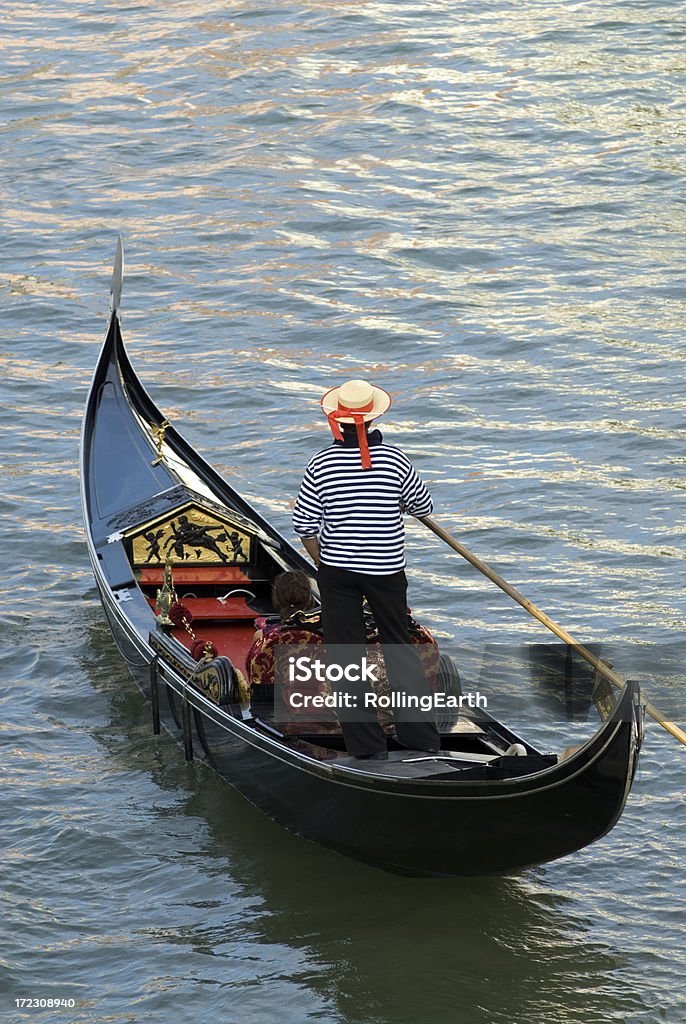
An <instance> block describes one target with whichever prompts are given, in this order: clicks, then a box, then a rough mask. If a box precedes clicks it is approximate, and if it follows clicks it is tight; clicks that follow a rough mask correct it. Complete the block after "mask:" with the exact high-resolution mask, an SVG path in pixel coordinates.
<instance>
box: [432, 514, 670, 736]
mask: <svg viewBox="0 0 686 1024" xmlns="http://www.w3.org/2000/svg"><path fill="white" fill-rule="evenodd" d="M417 518H418V519H419V521H420V522H421V523H424V525H425V526H428V528H429V529H430V530H431V531H432V532H433V533H435V534H436V536H437V537H440V538H441V540H442V541H445V543H446V544H447V545H448V546H449V547H451V548H452V549H453V551H457V553H458V554H459V555H462V557H463V558H466V559H467V561H468V562H471V564H472V565H473V566H474V567H475V568H476V569H478V570H479V572H482V573H483V574H484V576H487V577H488V579H489V580H491V582H492V583H495V585H496V586H497V587H500V589H501V590H504V591H505V593H506V594H508V595H509V596H510V597H511V598H512V599H513V600H514V601H516V602H517V604H521V606H522V608H526V610H527V611H528V612H529V614H530V615H533V617H534V618H535V619H538V621H539V622H542V623H543V625H544V626H547V627H548V629H550V630H551V631H552V632H553V633H554V634H555V635H556V636H559V638H560V640H564V642H565V643H566V644H569V645H570V647H573V648H574V649H575V650H576V651H578V652H579V654H580V656H581V657H582V658H583V659H584V660H585V661H587V662H588V663H589V665H593V667H594V669H595V670H596V671H597V672H598V674H599V675H601V676H604V677H605V679H607V680H608V681H609V682H610V683H612V685H613V686H618V687H623V686H624V680H623V679H622V678H621V676H618V675H617V673H616V672H613V671H612V669H611V668H608V666H607V665H606V664H605V663H604V662H603V661H601V660H600V658H596V656H595V654H592V653H591V652H590V651H589V650H587V649H586V648H585V647H583V646H582V645H581V644H580V643H578V642H577V641H576V640H575V639H574V637H573V636H571V635H570V634H569V633H568V632H567V630H566V629H563V628H562V626H558V624H557V623H556V622H553V620H552V619H551V618H550V617H549V616H548V615H546V613H545V612H542V611H541V609H540V608H537V607H536V605H535V604H533V602H532V601H529V599H528V598H527V597H524V595H523V594H520V592H519V591H518V590H515V588H514V587H513V586H510V584H509V583H508V582H507V581H506V580H504V579H503V578H502V576H499V575H498V573H497V572H494V571H493V569H491V567H490V566H488V565H486V563H485V562H482V561H481V559H480V558H477V557H476V555H474V554H472V552H471V551H470V550H469V548H466V547H465V546H464V544H460V542H459V541H457V540H455V538H454V537H452V536H451V535H450V534H449V533H448V532H447V531H446V530H444V529H443V527H442V526H439V525H438V523H436V522H434V520H433V519H431V518H430V516H417ZM645 708H646V711H647V712H648V714H649V715H650V717H651V718H654V719H655V721H656V722H658V723H659V725H661V726H662V728H663V729H666V730H667V732H669V733H671V734H672V736H674V738H675V739H677V740H679V742H680V743H683V744H684V746H686V732H684V730H683V729H680V728H679V726H678V725H676V724H675V723H674V722H670V720H669V719H668V718H665V716H664V715H663V714H662V713H661V712H660V711H658V710H657V708H656V707H654V705H652V704H646V706H645Z"/></svg>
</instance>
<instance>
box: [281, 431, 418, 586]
mask: <svg viewBox="0 0 686 1024" xmlns="http://www.w3.org/2000/svg"><path fill="white" fill-rule="evenodd" d="M367 442H368V445H369V448H370V455H371V462H372V472H366V471H365V469H364V468H363V467H362V465H361V464H360V450H359V447H358V444H357V439H356V438H355V437H354V435H353V436H352V437H351V436H350V435H346V436H345V437H344V438H343V440H342V441H338V442H334V444H332V445H331V446H330V447H328V448H325V449H324V450H323V451H320V452H317V454H316V455H315V456H313V458H312V459H310V462H309V464H308V466H307V468H306V470H305V474H304V477H303V481H302V484H301V487H300V492H299V494H298V498H297V501H296V505H295V510H294V513H293V528H294V530H295V532H296V533H297V534H298V535H299V536H300V537H313V536H317V535H318V536H319V546H320V557H321V560H322V561H323V562H325V563H326V564H327V565H334V566H338V567H340V568H343V569H350V570H352V571H354V572H366V573H371V574H372V575H381V574H385V573H392V572H398V571H399V570H400V569H403V568H404V567H405V550H404V541H405V531H404V527H403V519H402V515H403V512H409V513H410V514H412V515H417V516H426V515H429V513H430V512H431V511H432V509H433V502H432V500H431V495H430V494H429V492H428V490H427V488H426V486H425V485H424V483H423V482H422V480H421V479H420V478H419V476H418V474H417V472H416V470H415V469H414V467H413V465H412V463H411V462H410V460H409V459H408V458H407V456H406V455H405V454H404V453H403V452H402V451H401V450H400V449H399V448H396V447H394V446H393V445H389V444H386V443H385V442H384V441H383V438H382V436H381V433H380V431H378V430H375V431H373V432H372V433H370V434H369V435H368V437H367Z"/></svg>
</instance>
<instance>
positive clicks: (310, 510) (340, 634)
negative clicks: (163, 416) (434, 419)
mask: <svg viewBox="0 0 686 1024" xmlns="http://www.w3.org/2000/svg"><path fill="white" fill-rule="evenodd" d="M321 404H322V409H323V410H324V413H325V414H326V416H327V419H328V421H329V426H330V428H331V432H332V434H333V438H334V440H333V443H332V444H331V445H330V446H329V447H328V448H325V449H323V450H322V451H320V452H318V453H317V454H316V455H315V456H314V457H313V458H312V459H311V460H310V462H309V463H308V465H307V468H306V470H305V474H304V477H303V481H302V484H301V487H300V491H299V493H298V497H297V501H296V504H295V510H294V513H293V528H294V530H295V532H296V533H297V534H298V536H299V537H300V538H301V540H302V542H303V545H304V547H305V549H306V551H307V552H308V554H309V555H310V557H311V558H312V559H313V560H314V562H315V563H316V564H317V565H318V567H319V572H318V582H319V592H320V597H321V602H322V624H323V631H324V639H325V642H326V645H327V651H328V657H329V660H330V661H331V660H332V658H333V660H339V659H340V660H344V659H345V660H348V661H349V660H351V658H353V657H354V652H355V651H356V650H360V651H364V646H365V642H366V631H365V622H364V612H363V603H364V600H365V599H366V600H367V602H368V604H369V607H370V609H371V612H372V615H373V616H374V619H375V621H376V625H377V628H378V631H379V636H380V638H381V642H382V644H383V645H384V660H385V662H386V668H387V671H388V677H389V682H390V684H391V687H392V689H394V690H396V691H398V692H410V693H416V694H426V693H428V692H429V688H428V684H427V681H426V678H425V676H424V673H423V669H422V666H421V662H420V661H419V659H418V657H417V655H416V652H415V651H414V650H413V649H412V643H411V639H410V635H409V632H408V618H407V579H406V576H405V571H404V569H405V550H404V548H405V544H404V528H403V521H402V516H403V513H404V512H405V513H409V514H411V515H417V516H422V515H428V514H429V513H430V512H431V511H432V509H433V502H432V500H431V495H430V494H429V492H428V490H427V488H426V485H425V484H424V483H423V481H422V480H421V479H420V477H419V475H418V474H417V471H416V470H415V468H414V466H413V465H412V463H411V462H410V460H409V459H408V458H407V456H406V455H405V454H404V452H402V451H401V450H400V449H399V448H396V447H395V446H393V445H389V444H386V442H385V441H384V439H383V437H382V435H381V432H380V431H379V430H373V431H371V432H370V431H369V424H370V423H371V422H372V421H373V420H375V419H376V418H377V417H379V416H381V415H383V413H385V412H386V411H387V410H388V409H389V407H390V405H391V398H390V395H389V394H388V393H387V392H386V391H384V390H383V389H382V388H380V387H376V386H374V385H372V384H369V383H368V382H367V381H363V380H350V381H347V382H346V383H345V384H342V385H341V386H340V387H335V388H331V389H330V390H329V391H327V392H326V394H325V395H324V397H323V398H322V402H321ZM365 688H366V687H365V684H360V686H359V687H358V691H357V692H356V698H357V705H356V707H355V708H354V709H352V710H351V711H350V712H347V711H343V710H342V711H341V712H340V715H339V717H340V718H341V726H342V729H343V734H344V737H345V742H346V746H347V748H348V751H349V753H350V754H352V755H353V756H355V757H360V758H379V759H381V758H385V757H386V756H387V753H386V738H385V736H384V733H383V730H382V729H381V726H380V725H379V722H378V720H377V717H376V712H375V710H374V708H373V707H366V706H365V698H364V690H365ZM396 732H397V737H398V740H399V741H400V743H401V744H403V745H404V746H407V747H409V748H411V749H413V750H426V751H432V752H433V751H437V750H438V749H439V748H440V738H439V734H438V731H437V729H436V725H435V721H434V718H433V714H432V713H431V712H426V711H424V712H419V711H417V710H416V709H415V710H414V711H413V712H412V713H411V714H409V715H408V716H407V717H405V718H403V717H401V716H398V717H397V718H396Z"/></svg>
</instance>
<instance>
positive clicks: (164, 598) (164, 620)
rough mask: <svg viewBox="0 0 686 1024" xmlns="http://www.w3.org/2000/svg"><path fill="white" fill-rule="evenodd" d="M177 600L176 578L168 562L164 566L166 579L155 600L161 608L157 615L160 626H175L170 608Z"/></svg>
mask: <svg viewBox="0 0 686 1024" xmlns="http://www.w3.org/2000/svg"><path fill="white" fill-rule="evenodd" d="M175 601H176V591H175V590H174V579H173V577H172V567H171V562H167V563H166V564H165V566H164V579H163V582H162V588H161V589H160V590H158V591H157V600H156V602H155V604H156V607H157V608H159V614H158V615H157V621H158V623H159V624H160V626H173V625H174V623H173V622H172V620H171V619H170V618H169V609H170V608H171V606H172V605H173V604H174V602H175Z"/></svg>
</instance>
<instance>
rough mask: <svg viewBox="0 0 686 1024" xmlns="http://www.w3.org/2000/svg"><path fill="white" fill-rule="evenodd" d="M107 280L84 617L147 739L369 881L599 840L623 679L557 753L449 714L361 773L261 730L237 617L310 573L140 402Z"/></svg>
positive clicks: (546, 857) (494, 863) (93, 428)
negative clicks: (146, 724) (180, 617)
mask: <svg viewBox="0 0 686 1024" xmlns="http://www.w3.org/2000/svg"><path fill="white" fill-rule="evenodd" d="M121 269H122V261H121V250H120V251H119V254H118V260H117V263H116V264H115V273H114V276H113V288H112V292H113V303H112V312H111V318H110V320H109V328H108V331H107V336H106V339H105V343H104V346H103V348H102V352H101V355H100V358H99V361H98V363H97V367H96V370H95V375H94V379H93V383H92V387H91V390H90V393H89V396H88V400H87V404H86V409H85V414H84V420H83V431H82V444H81V488H82V502H83V512H84V520H85V528H86V536H87V543H88V550H89V555H90V559H91V563H92V567H93V573H94V576H95V580H96V583H97V587H98V591H99V594H100V598H101V601H102V605H103V608H104V611H105V615H106V617H107V620H108V622H109V625H110V627H111V630H112V634H113V636H114V639H115V641H116V643H117V646H118V647H119V650H120V651H121V654H122V655H123V657H124V658H125V659H126V662H127V664H128V666H129V669H130V671H131V673H132V675H133V677H134V679H135V680H136V682H137V684H138V685H139V687H140V689H141V690H142V692H143V694H144V695H145V697H146V698H147V699H148V700H149V701H150V703H151V708H152V711H151V718H152V729H153V730H154V731H155V732H156V733H158V732H160V730H161V728H162V727H164V728H165V729H166V730H168V731H169V732H170V733H171V734H172V735H173V736H174V737H175V738H177V739H178V741H179V742H180V743H181V744H183V746H184V749H185V752H186V757H187V758H191V757H197V758H200V759H202V760H203V761H204V762H206V763H207V764H209V765H210V766H211V767H212V768H213V769H214V770H215V771H216V772H217V773H218V774H219V775H220V776H221V777H222V778H223V779H224V780H225V781H226V782H228V783H230V784H231V785H232V786H233V787H235V789H237V790H238V791H239V792H240V793H242V794H243V795H244V796H245V797H246V798H247V799H248V800H249V801H251V802H252V803H253V804H254V805H256V806H257V807H258V808H260V809H261V810H262V811H263V812H265V813H266V814H267V815H269V816H270V817H272V818H273V819H274V820H276V821H277V822H279V823H280V824H282V825H283V826H285V827H286V828H288V829H290V830H292V831H294V832H296V833H298V834H300V835H301V836H304V837H306V838H308V839H310V840H313V841H315V842H317V843H319V844H321V845H323V846H325V847H328V848H330V849H332V850H336V851H338V852H339V853H341V854H344V855H347V856H349V857H352V858H356V859H358V860H360V861H364V862H366V863H368V864H371V865H375V866H377V867H379V868H382V869H385V870H387V871H392V872H396V873H403V874H408V875H417V876H420V875H424V876H451V875H462V876H469V875H482V874H504V873H511V872H515V871H518V870H521V869H523V868H525V867H528V866H531V865H537V864H541V863H543V862H547V861H551V860H554V859H556V858H559V857H564V856H565V855H568V854H571V853H573V852H575V851H577V850H580V849H581V848H583V847H585V846H587V845H588V844H589V843H592V842H594V841H595V840H597V839H599V838H600V837H601V836H603V835H605V834H606V833H607V832H608V831H609V830H610V829H611V828H612V827H613V825H614V824H615V823H616V822H617V820H618V818H619V816H620V814H621V812H622V810H623V808H624V805H625V802H626V800H627V796H628V793H629V791H630V788H631V783H632V780H633V777H634V772H635V769H636V764H637V759H638V754H639V750H640V746H641V740H642V736H643V714H642V708H641V704H640V693H639V687H638V684H637V683H633V682H627V683H626V684H625V685H624V687H623V689H621V690H618V691H615V692H614V694H613V695H609V694H607V693H605V694H604V696H603V698H602V700H601V699H599V700H598V706H599V707H601V708H602V710H603V715H604V720H603V721H602V723H601V725H600V727H599V729H598V731H597V732H596V733H595V735H593V736H592V737H591V738H590V739H589V740H588V741H587V742H586V743H584V744H583V745H582V746H580V747H579V748H577V749H576V750H574V751H572V752H571V753H570V754H569V756H566V757H558V756H557V755H555V754H552V755H551V754H547V753H545V752H543V751H540V750H538V749H537V748H536V747H535V746H534V745H533V744H531V743H529V742H527V740H526V739H524V738H522V737H521V736H519V735H516V734H515V733H514V732H512V730H510V729H509V728H507V727H506V726H505V725H504V724H502V723H501V722H499V721H497V720H496V719H495V718H493V717H492V716H490V715H489V714H488V713H486V712H484V711H482V710H480V711H478V712H474V711H472V710H471V709H469V708H463V709H461V710H460V711H459V712H458V713H457V714H455V715H453V716H452V717H451V718H450V720H449V721H448V722H444V723H443V726H442V729H441V751H440V753H439V754H438V755H427V754H426V753H423V754H422V753H421V752H416V751H408V750H405V749H404V748H400V747H399V746H398V745H397V744H394V743H393V741H392V740H391V741H390V744H389V749H390V753H389V760H388V761H374V762H371V761H360V760H356V759H354V758H351V757H349V756H348V755H347V753H346V751H345V747H344V744H343V741H342V736H341V735H340V734H339V733H338V732H336V731H335V730H331V729H329V731H327V732H325V733H321V734H318V733H313V732H312V731H311V728H310V731H309V732H308V731H300V732H298V731H293V729H291V730H290V731H287V730H284V729H282V728H280V727H278V726H277V725H275V724H274V721H273V720H272V719H270V717H269V714H268V713H266V711H265V707H264V703H263V702H262V703H259V704H258V703H257V701H256V700H255V699H254V697H255V695H253V696H252V698H251V697H250V695H247V694H246V693H245V689H244V688H243V687H242V685H241V673H243V674H245V671H246V666H245V658H246V653H247V651H248V648H249V646H250V642H251V639H252V636H253V630H254V620H255V619H256V617H257V616H259V615H264V614H267V613H268V612H269V611H270V608H271V606H270V592H271V582H272V580H273V578H274V576H275V575H276V574H278V573H280V572H282V571H284V570H288V569H294V568H295V569H300V570H304V571H305V572H307V573H309V574H310V575H311V576H313V584H315V580H314V572H313V568H312V566H311V565H310V564H309V562H308V561H307V560H306V559H305V558H304V557H303V556H302V555H301V554H300V552H299V551H298V550H297V549H296V548H295V547H294V546H292V545H291V544H290V543H289V541H288V540H287V539H285V538H284V537H283V536H281V535H280V534H279V532H278V531H277V530H276V529H275V528H274V527H273V526H272V525H271V524H270V523H269V522H268V521H267V520H266V519H265V518H263V516H261V515H260V514H259V512H258V511H257V510H256V509H255V508H253V507H252V505H251V504H250V503H248V502H247V501H246V500H245V499H244V498H242V497H241V496H240V495H239V494H238V493H236V491H235V490H234V489H233V488H232V487H230V486H229V484H227V483H226V481H225V480H223V479H222V478H221V477H220V476H219V475H218V474H217V473H216V472H215V471H214V470H213V469H212V468H211V467H210V466H209V465H208V464H207V463H206V462H205V461H204V460H203V459H202V458H201V456H200V455H199V454H198V453H197V452H195V451H194V450H193V448H192V447H191V446H190V445H189V444H188V443H187V442H186V441H185V440H184V439H183V437H182V436H181V435H180V434H179V433H178V432H177V430H176V429H175V428H174V426H173V425H170V424H167V422H166V420H165V419H164V416H163V415H162V413H161V412H160V411H159V410H158V409H157V407H156V406H155V405H154V404H153V401H152V400H151V398H150V397H149V396H148V394H147V393H146V391H145V389H144V388H143V386H142V384H141V383H140V381H139V379H138V377H137V376H136V374H135V372H134V370H133V368H132V366H131V363H130V361H129V358H128V356H127V353H126V351H125V348H124V343H123V340H122V334H121V325H120V318H119V297H120V293H121ZM165 594H166V595H167V597H166V598H165ZM169 594H171V595H172V598H173V597H176V596H177V595H180V597H181V603H182V604H183V606H184V607H187V608H191V609H192V611H193V621H192V623H191V624H189V622H188V620H187V619H186V620H185V621H181V622H180V623H179V622H178V621H177V622H176V624H170V623H169V621H168V616H167V612H169V611H170V600H171V598H169ZM165 618H166V619H167V621H166V624H165ZM198 641H202V642H203V643H202V646H203V652H204V653H199V652H198V650H197V648H198ZM210 644H213V645H214V646H213V647H211V646H210ZM192 652H193V653H192ZM443 675H444V677H446V673H443ZM449 677H450V672H448V673H447V677H446V678H448V682H447V683H446V688H448V689H449V684H450V678H449ZM513 744H519V745H520V746H519V747H517V746H513ZM522 748H523V750H522ZM513 751H519V753H513ZM522 754H523V756H522Z"/></svg>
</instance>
